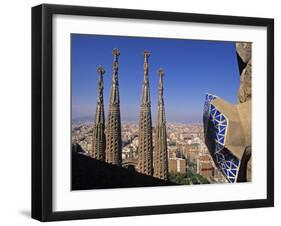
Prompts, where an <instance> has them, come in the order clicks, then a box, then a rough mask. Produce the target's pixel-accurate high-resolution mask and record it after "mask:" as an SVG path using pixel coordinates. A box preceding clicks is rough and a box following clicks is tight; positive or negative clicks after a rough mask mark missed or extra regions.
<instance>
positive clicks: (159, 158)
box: [154, 69, 168, 180]
mask: <svg viewBox="0 0 281 226" xmlns="http://www.w3.org/2000/svg"><path fill="white" fill-rule="evenodd" d="M163 76H164V71H163V70H162V69H159V85H158V115H157V125H156V132H155V165H154V177H158V178H160V179H162V180H168V153H167V133H166V118H165V109H164V99H163Z"/></svg>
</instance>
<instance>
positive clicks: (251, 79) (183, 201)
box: [32, 4, 274, 221]
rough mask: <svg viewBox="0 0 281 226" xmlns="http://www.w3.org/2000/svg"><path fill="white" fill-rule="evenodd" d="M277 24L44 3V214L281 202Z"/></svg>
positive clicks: (39, 76) (38, 46)
mask: <svg viewBox="0 0 281 226" xmlns="http://www.w3.org/2000/svg"><path fill="white" fill-rule="evenodd" d="M273 38H274V21H273V19H267V18H250V17H234V16H217V15H202V14H188V13H175V12H160V11H143V10H128V9H113V8H96V7H81V6H64V5H46V4H43V5H39V6H35V7H33V8H32V217H33V218H35V219H38V220H40V221H54V220H71V219H85V218H102V217H121V216H133V215H147V214H164V213H179V212H191V211H209V210H227V209H238V208H256V207H269V206H273V205H274V160H273V156H274V137H273V133H274V90H273V89H274V70H273V69H274V40H273Z"/></svg>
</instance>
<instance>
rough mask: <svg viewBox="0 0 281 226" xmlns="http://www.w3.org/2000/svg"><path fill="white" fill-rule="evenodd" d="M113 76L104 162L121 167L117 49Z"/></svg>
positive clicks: (114, 57)
mask: <svg viewBox="0 0 281 226" xmlns="http://www.w3.org/2000/svg"><path fill="white" fill-rule="evenodd" d="M112 54H113V76H112V84H111V93H110V100H109V110H108V123H107V127H106V162H108V163H111V164H115V165H118V166H121V164H122V140H121V118H120V99H119V84H118V56H119V55H120V53H119V51H118V49H116V48H115V49H113V51H112Z"/></svg>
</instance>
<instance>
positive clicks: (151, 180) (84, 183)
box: [72, 151, 176, 190]
mask: <svg viewBox="0 0 281 226" xmlns="http://www.w3.org/2000/svg"><path fill="white" fill-rule="evenodd" d="M167 185H176V184H174V183H171V182H167V181H164V180H161V179H158V178H155V177H151V176H147V175H144V174H141V173H138V172H136V171H135V170H133V169H127V168H123V167H119V166H116V165H112V164H109V163H105V162H101V161H99V160H95V159H93V158H90V157H88V156H86V155H84V154H82V153H81V152H80V153H79V152H76V151H72V190H86V189H100V188H128V187H148V186H167Z"/></svg>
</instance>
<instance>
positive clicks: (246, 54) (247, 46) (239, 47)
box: [236, 42, 252, 63]
mask: <svg viewBox="0 0 281 226" xmlns="http://www.w3.org/2000/svg"><path fill="white" fill-rule="evenodd" d="M236 52H237V53H238V55H239V56H240V57H241V59H242V60H243V62H244V63H248V62H249V61H250V59H251V58H252V43H250V42H237V43H236Z"/></svg>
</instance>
